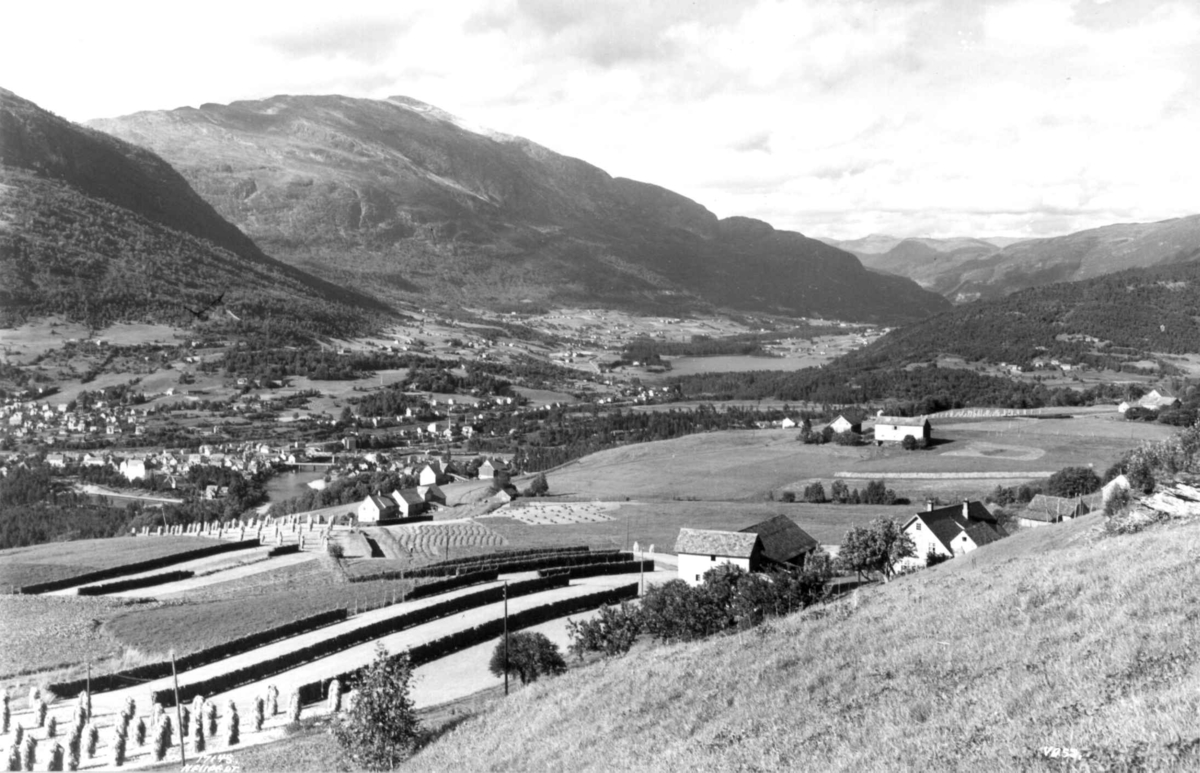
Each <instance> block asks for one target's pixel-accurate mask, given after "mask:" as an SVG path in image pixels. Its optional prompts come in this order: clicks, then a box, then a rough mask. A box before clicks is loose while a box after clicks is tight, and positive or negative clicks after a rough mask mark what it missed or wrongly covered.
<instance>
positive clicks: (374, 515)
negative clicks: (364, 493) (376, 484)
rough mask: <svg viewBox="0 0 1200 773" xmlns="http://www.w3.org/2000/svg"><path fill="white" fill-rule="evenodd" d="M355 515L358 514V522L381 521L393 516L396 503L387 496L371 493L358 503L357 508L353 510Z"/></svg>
mask: <svg viewBox="0 0 1200 773" xmlns="http://www.w3.org/2000/svg"><path fill="white" fill-rule="evenodd" d="M355 515H357V516H358V520H359V521H360V522H364V523H369V522H372V521H381V520H383V519H385V518H395V517H396V503H395V502H393V501H392V500H391V499H388V498H387V497H380V496H375V495H374V494H372V495H370V496H368V497H367V498H366V499H364V500H363V501H362V502H360V503H359V505H358V509H357V510H355Z"/></svg>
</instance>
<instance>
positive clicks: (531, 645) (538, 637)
mask: <svg viewBox="0 0 1200 773" xmlns="http://www.w3.org/2000/svg"><path fill="white" fill-rule="evenodd" d="M505 660H506V657H505V646H504V639H503V637H501V639H500V641H499V642H497V644H496V649H495V650H494V651H493V652H492V660H491V662H490V663H488V670H489V671H491V672H492V674H493V675H495V676H503V675H504V672H505V671H508V673H510V674H516V675H517V676H518V677H519V678H520V679H521V684H528V683H529V682H536V681H537V680H538V677H541V676H543V675H550V676H556V675H558V674H561V673H563V672H564V671H566V670H567V662H566V661H565V660H563V656H562V653H561V652H559V650H558V645H557V644H555V643H554V642H552V641H550V639H548V638H547V637H546V635H545V634H542V633H530V632H527V631H518V632H517V633H510V634H509V635H508V655H507V662H505Z"/></svg>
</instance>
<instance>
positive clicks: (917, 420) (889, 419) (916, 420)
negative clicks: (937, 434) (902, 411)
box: [875, 414, 933, 443]
mask: <svg viewBox="0 0 1200 773" xmlns="http://www.w3.org/2000/svg"><path fill="white" fill-rule="evenodd" d="M909 436H912V438H913V439H914V440H922V439H924V440H929V439H930V438H931V437H932V436H933V429H932V427H930V425H929V419H928V418H926V417H924V416H883V415H882V414H881V415H879V416H876V417H875V442H876V443H887V442H895V443H902V442H904V438H906V437H909Z"/></svg>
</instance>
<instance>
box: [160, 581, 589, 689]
mask: <svg viewBox="0 0 1200 773" xmlns="http://www.w3.org/2000/svg"><path fill="white" fill-rule="evenodd" d="M567 584H568V581H567V578H566V577H565V576H562V577H542V578H538V579H535V580H524V581H522V582H514V583H510V584H509V586H508V597H509V598H516V597H517V596H525V595H528V594H530V593H540V592H541V591H544V590H549V589H551V588H565V587H566V586H567ZM503 599H504V588H503V587H497V588H488V589H487V590H482V591H479V592H477V593H470V594H467V595H465V596H459V597H458V598H454V599H449V600H447V601H443V602H441V603H438V604H431V605H429V606H427V607H423V608H422V609H415V610H413V611H412V612H408V613H406V614H403V615H397V616H395V617H391V618H388V619H386V620H379V621H377V622H374V623H371V624H370V625H365V626H363V627H362V628H356V629H354V630H353V631H347V632H346V633H343V634H339V635H337V636H334V637H331V638H329V639H325V640H323V641H319V642H316V643H315V644H310V645H309V646H307V647H302V648H300V649H298V650H293V651H291V652H286V653H284V654H282V655H278V656H276V657H274V658H270V659H267V660H263V661H260V662H258V663H255V664H253V665H250V666H245V667H243V668H239V669H236V670H234V671H229V672H226V673H224V674H220V675H218V676H214V677H211V678H209V679H204V680H201V681H199V682H193V683H191V684H185V685H181V686H180V688H179V699H180V700H181V701H183V702H184V703H188V702H190V701H191V700H192V698H194V697H195V696H197V695H203V696H211V695H216V694H217V693H222V692H226V691H228V690H232V689H234V688H236V687H241V686H242V685H244V684H249V683H251V682H257V681H258V680H260V679H266V678H268V677H270V676H274V675H275V674H278V673H281V672H283V671H287V670H288V669H290V668H295V667H296V666H299V665H303V664H304V663H308V662H311V661H313V660H318V659H320V658H323V657H327V656H329V655H332V654H334V653H335V652H341V651H342V650H345V649H349V648H350V647H354V646H356V645H359V644H362V643H364V642H369V641H372V640H374V639H379V638H381V637H384V636H388V635H390V634H393V633H396V632H398V631H403V630H405V629H408V628H412V627H414V626H418V625H422V624H424V623H428V622H429V621H431V620H437V619H438V618H441V617H446V616H448V615H454V614H458V613H459V612H463V611H465V610H468V609H474V608H476V607H482V606H486V605H488V604H494V603H496V602H498V601H501V600H503ZM154 700H156V701H158V702H159V703H161V704H162V705H164V706H173V705H175V695H174V692H173V691H172V690H157V691H155V693H154Z"/></svg>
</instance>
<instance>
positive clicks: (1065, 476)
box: [1046, 467, 1100, 497]
mask: <svg viewBox="0 0 1200 773" xmlns="http://www.w3.org/2000/svg"><path fill="white" fill-rule="evenodd" d="M1099 490H1100V477H1099V476H1098V475H1096V473H1095V472H1093V471H1092V470H1091V468H1089V467H1064V468H1062V469H1061V470H1059V471H1058V472H1056V473H1054V474H1053V475H1051V476H1050V480H1049V481H1047V483H1046V491H1047V493H1049V494H1051V495H1053V496H1056V497H1079V496H1084V495H1085V494H1091V493H1092V492H1094V491H1099Z"/></svg>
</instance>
